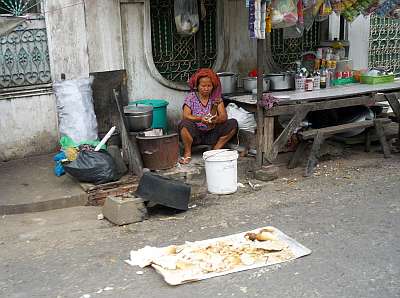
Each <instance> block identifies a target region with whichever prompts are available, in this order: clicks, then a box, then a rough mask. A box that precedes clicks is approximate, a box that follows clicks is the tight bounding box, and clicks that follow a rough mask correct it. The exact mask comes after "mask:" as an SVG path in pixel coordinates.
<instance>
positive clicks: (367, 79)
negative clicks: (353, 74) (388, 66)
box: [361, 74, 394, 85]
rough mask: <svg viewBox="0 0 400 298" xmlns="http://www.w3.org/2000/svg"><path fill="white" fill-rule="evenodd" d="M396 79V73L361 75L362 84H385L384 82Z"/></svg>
mask: <svg viewBox="0 0 400 298" xmlns="http://www.w3.org/2000/svg"><path fill="white" fill-rule="evenodd" d="M393 81H394V74H393V75H383V76H376V77H373V76H365V75H361V84H371V85H373V84H383V83H390V82H393Z"/></svg>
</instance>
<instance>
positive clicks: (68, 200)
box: [0, 193, 88, 215]
mask: <svg viewBox="0 0 400 298" xmlns="http://www.w3.org/2000/svg"><path fill="white" fill-rule="evenodd" d="M87 201H88V195H87V194H86V193H82V194H78V195H73V196H64V197H62V198H59V199H54V200H48V201H43V202H34V203H25V204H17V205H2V206H0V215H11V214H22V213H30V212H41V211H49V210H54V209H62V208H68V207H76V206H85V205H86V204H87Z"/></svg>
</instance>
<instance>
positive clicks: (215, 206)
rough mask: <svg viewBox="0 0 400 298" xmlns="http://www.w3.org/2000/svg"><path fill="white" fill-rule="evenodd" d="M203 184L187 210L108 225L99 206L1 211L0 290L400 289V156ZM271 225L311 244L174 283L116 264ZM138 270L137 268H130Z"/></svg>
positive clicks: (278, 293) (46, 293)
mask: <svg viewBox="0 0 400 298" xmlns="http://www.w3.org/2000/svg"><path fill="white" fill-rule="evenodd" d="M299 173H300V172H299V171H292V172H290V175H288V176H286V177H283V178H280V179H278V180H275V181H272V182H268V183H264V184H263V188H262V190H260V191H254V190H252V189H251V188H250V187H248V186H246V187H245V188H240V189H239V192H238V193H236V194H234V195H229V196H215V195H207V196H206V197H205V198H202V199H198V200H196V201H194V202H192V203H191V206H192V207H193V208H191V209H189V210H188V211H187V212H182V213H176V212H175V211H173V210H170V209H164V208H154V209H152V210H151V212H150V219H149V220H146V221H144V222H141V223H137V224H132V225H127V226H122V227H116V226H113V225H111V224H110V223H109V222H108V221H106V220H97V214H99V213H101V208H100V207H73V208H66V209H59V210H53V211H46V212H39V213H29V214H19V215H6V216H3V217H2V218H0V297H77V298H79V297H84V298H91V297H210V298H211V297H307V298H311V297H364V298H366V297H400V278H399V276H400V229H399V227H400V155H399V154H395V155H394V156H393V157H392V158H390V159H383V158H382V155H381V154H374V153H371V154H368V155H365V154H357V155H354V154H353V155H349V156H344V157H341V158H340V159H335V160H330V161H325V162H322V163H321V164H320V166H319V167H318V168H317V172H316V174H315V175H314V176H313V177H310V178H303V177H302V176H301V175H300V174H299ZM266 225H273V226H275V227H277V228H279V229H280V230H282V231H283V232H285V233H286V234H287V235H289V236H291V237H292V238H294V239H296V240H297V241H298V242H300V243H301V244H303V245H305V246H306V247H308V248H309V249H311V250H312V254H311V255H309V256H306V257H304V258H300V259H297V260H294V261H292V262H287V263H282V264H280V265H275V266H270V267H264V268H260V269H254V270H248V271H243V272H239V273H234V274H229V275H225V276H222V277H217V278H212V279H207V280H203V281H199V282H193V283H189V284H184V285H181V286H174V287H173V286H169V285H167V284H166V283H165V282H164V281H163V279H162V278H161V276H160V275H158V274H157V273H156V272H155V271H154V270H153V269H151V268H145V269H140V268H138V267H132V266H129V265H127V264H126V263H124V260H125V259H127V258H128V257H129V252H130V250H131V249H139V248H141V247H144V246H145V245H152V246H163V245H169V244H180V243H183V242H184V241H194V240H203V239H207V238H214V237H219V236H224V235H229V234H234V233H238V232H242V231H246V230H249V229H254V228H257V227H262V226H266ZM138 271H143V274H137V272H138Z"/></svg>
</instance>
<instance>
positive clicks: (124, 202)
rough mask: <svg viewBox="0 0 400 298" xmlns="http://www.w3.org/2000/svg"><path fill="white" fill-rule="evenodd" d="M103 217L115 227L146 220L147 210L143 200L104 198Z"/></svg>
mask: <svg viewBox="0 0 400 298" xmlns="http://www.w3.org/2000/svg"><path fill="white" fill-rule="evenodd" d="M103 215H104V217H105V218H107V219H108V220H109V221H111V222H112V223H114V224H116V225H119V226H120V225H125V224H130V223H134V222H139V221H143V220H145V219H147V217H148V216H147V209H146V207H145V206H144V203H143V199H141V198H134V197H112V196H109V197H107V198H106V201H105V202H104V206H103Z"/></svg>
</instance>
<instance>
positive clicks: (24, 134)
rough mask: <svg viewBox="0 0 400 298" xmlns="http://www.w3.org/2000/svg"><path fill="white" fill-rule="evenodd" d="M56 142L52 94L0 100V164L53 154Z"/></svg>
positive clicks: (55, 119) (56, 132)
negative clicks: (32, 156) (30, 156)
mask: <svg viewBox="0 0 400 298" xmlns="http://www.w3.org/2000/svg"><path fill="white" fill-rule="evenodd" d="M57 140H58V129H57V117H56V104H55V98H54V96H53V95H52V94H42V95H34V94H32V95H24V96H21V97H15V96H14V98H9V99H0V161H7V160H10V159H16V158H23V157H26V156H29V155H35V154H41V153H48V152H54V150H55V148H56V146H57Z"/></svg>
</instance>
